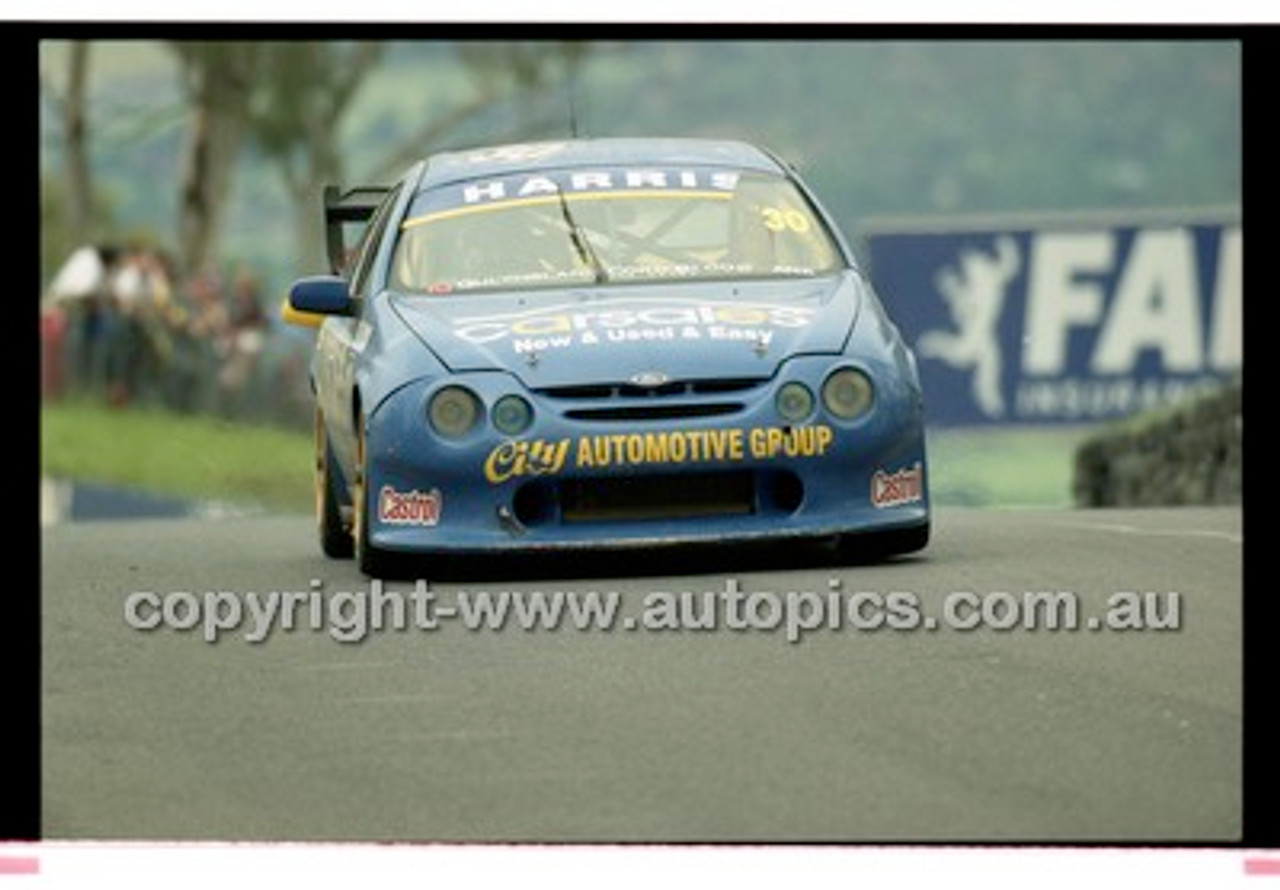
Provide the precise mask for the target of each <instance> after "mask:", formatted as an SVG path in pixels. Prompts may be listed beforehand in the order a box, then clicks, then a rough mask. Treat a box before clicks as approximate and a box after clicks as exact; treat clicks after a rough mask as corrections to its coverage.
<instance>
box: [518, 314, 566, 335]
mask: <svg viewBox="0 0 1280 890" xmlns="http://www.w3.org/2000/svg"><path fill="white" fill-rule="evenodd" d="M569 324H570V322H569V316H567V315H546V316H543V317H542V318H526V319H523V320H521V321H517V322H515V323H514V324H512V325H511V332H512V333H513V334H567V333H569Z"/></svg>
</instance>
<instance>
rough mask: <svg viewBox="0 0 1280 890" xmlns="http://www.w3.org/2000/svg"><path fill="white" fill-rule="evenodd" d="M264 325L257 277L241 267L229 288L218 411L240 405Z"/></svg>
mask: <svg viewBox="0 0 1280 890" xmlns="http://www.w3.org/2000/svg"><path fill="white" fill-rule="evenodd" d="M267 326H268V322H267V314H266V312H265V311H263V308H262V298H261V295H260V291H259V287H258V282H257V279H256V278H254V277H253V275H251V274H250V273H249V272H248V271H246V270H243V269H242V270H241V271H240V272H239V273H238V274H237V275H236V279H235V283H234V284H233V285H232V289H231V301H230V306H229V308H228V312H227V323H226V336H225V338H224V339H223V344H224V346H223V355H222V367H221V368H220V369H219V371H218V407H219V409H220V410H221V411H222V412H224V413H226V412H230V411H232V410H233V409H235V408H238V407H241V402H242V401H243V398H244V395H245V392H246V389H247V387H248V384H249V382H250V380H251V379H252V377H253V373H254V370H255V369H256V367H257V364H258V358H259V356H260V355H261V354H262V348H263V346H264V345H265V341H266V332H267Z"/></svg>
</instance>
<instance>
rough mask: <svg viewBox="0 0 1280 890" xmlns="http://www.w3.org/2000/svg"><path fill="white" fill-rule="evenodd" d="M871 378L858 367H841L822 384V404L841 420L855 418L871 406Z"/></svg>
mask: <svg viewBox="0 0 1280 890" xmlns="http://www.w3.org/2000/svg"><path fill="white" fill-rule="evenodd" d="M872 397H873V391H872V387H871V380H870V379H869V378H868V377H867V375H866V374H863V373H862V372H861V371H859V370H857V369H856V368H841V369H840V370H838V371H835V372H833V373H832V374H831V375H830V376H828V377H827V380H826V382H825V383H823V384H822V404H823V405H825V406H826V407H827V410H828V411H830V412H831V413H832V414H833V415H835V416H836V417H838V418H840V419H841V420H853V419H854V418H855V417H858V416H859V415H861V414H865V413H866V412H867V411H868V410H869V409H870V408H871V401H872Z"/></svg>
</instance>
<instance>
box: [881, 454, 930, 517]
mask: <svg viewBox="0 0 1280 890" xmlns="http://www.w3.org/2000/svg"><path fill="white" fill-rule="evenodd" d="M922 500H924V466H923V465H922V464H921V463H920V462H919V461H916V463H915V464H914V465H912V466H910V467H903V468H902V469H900V470H897V471H896V472H892V473H888V472H885V471H884V470H876V472H875V474H874V475H872V477H871V506H873V507H876V508H884V507H900V506H902V505H903V504H915V503H918V502H920V501H922Z"/></svg>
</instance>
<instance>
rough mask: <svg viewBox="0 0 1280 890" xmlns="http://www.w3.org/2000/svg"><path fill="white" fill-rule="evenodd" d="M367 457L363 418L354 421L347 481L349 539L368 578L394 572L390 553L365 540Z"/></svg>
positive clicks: (366, 529) (366, 531) (367, 497)
mask: <svg viewBox="0 0 1280 890" xmlns="http://www.w3.org/2000/svg"><path fill="white" fill-rule="evenodd" d="M366 462H367V457H366V453H365V441H364V417H363V416H361V417H360V418H358V419H357V421H356V462H355V463H356V471H355V477H356V478H355V479H353V480H352V484H351V503H352V504H353V506H354V507H355V509H354V510H353V511H352V528H351V540H352V542H353V543H354V546H355V557H356V565H358V566H359V567H360V571H362V572H364V573H365V574H366V575H368V576H369V577H370V578H384V577H388V576H391V575H393V574H394V569H395V565H394V560H393V556H394V554H391V553H388V552H387V551H385V550H382V549H379V548H378V547H375V546H373V545H372V544H371V543H369V492H368V491H367V490H366V486H365V480H366V479H367V478H368V476H367V473H366Z"/></svg>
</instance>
